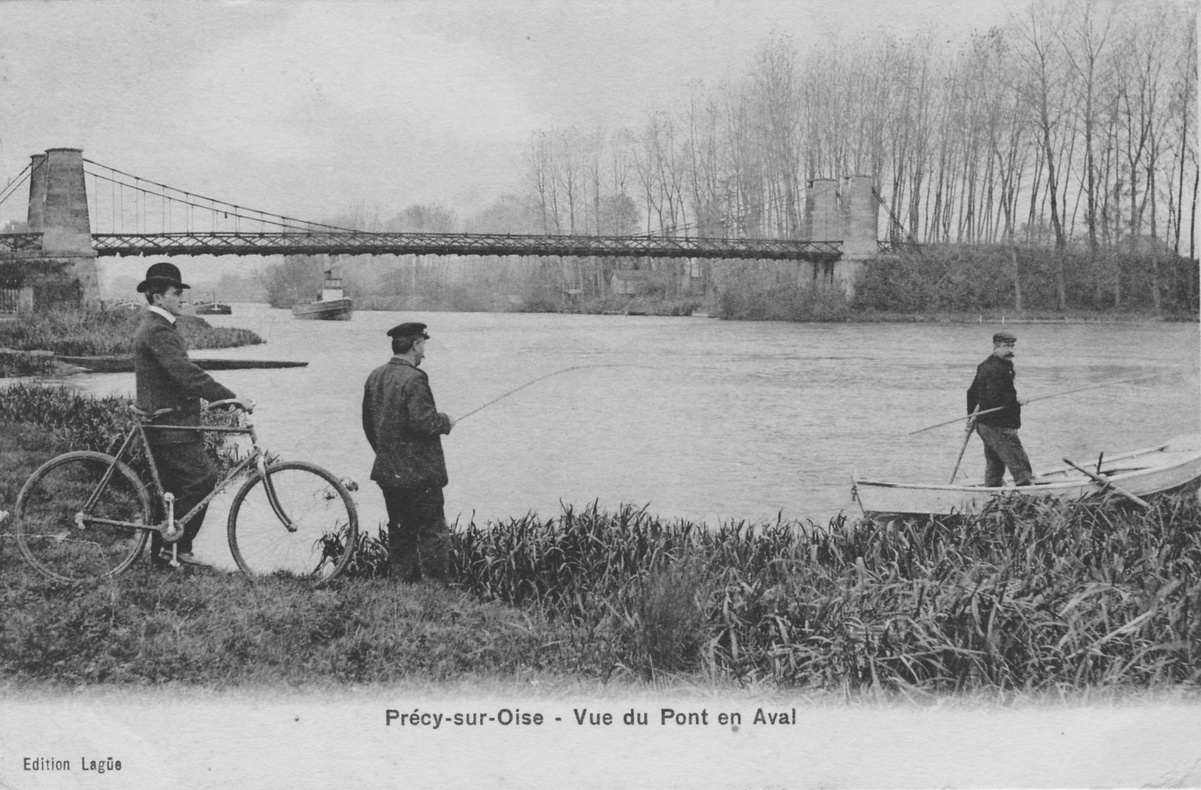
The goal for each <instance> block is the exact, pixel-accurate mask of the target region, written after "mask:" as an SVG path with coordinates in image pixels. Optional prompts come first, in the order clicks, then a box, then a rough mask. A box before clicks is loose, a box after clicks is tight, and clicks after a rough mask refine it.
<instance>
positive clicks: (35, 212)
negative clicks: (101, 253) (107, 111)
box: [5, 148, 100, 309]
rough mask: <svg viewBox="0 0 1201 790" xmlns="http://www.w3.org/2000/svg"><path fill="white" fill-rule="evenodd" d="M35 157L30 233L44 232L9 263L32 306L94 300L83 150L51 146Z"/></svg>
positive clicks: (95, 288) (95, 284)
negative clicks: (35, 243) (36, 244)
mask: <svg viewBox="0 0 1201 790" xmlns="http://www.w3.org/2000/svg"><path fill="white" fill-rule="evenodd" d="M31 159H32V162H31V163H30V164H31V166H30V176H29V213H28V215H27V223H28V225H29V232H30V233H41V234H42V247H41V249H40V250H21V251H16V252H15V253H14V255H13V258H12V259H11V263H8V264H7V265H6V266H5V268H7V269H9V274H10V275H13V274H15V275H16V278H17V279H19V280H20V281H21V283H22V286H23V288H22V290H23V291H24V292H26V293H27V294H29V297H28V298H26V299H24V300H23V301H26V302H30V303H31V304H30V306H31V307H33V308H34V309H41V308H43V307H48V306H50V305H52V304H56V303H66V304H74V305H79V304H81V303H84V302H92V301H96V300H97V299H98V298H99V295H100V289H99V282H98V279H97V273H96V251H95V250H94V249H93V248H92V228H91V220H90V217H89V215H88V196H87V190H86V187H85V183H84V176H83V151H82V150H80V149H78V148H50V149H47V150H46V152H45V153H42V154H34V155H33V156H32V157H31ZM14 270H15V271H14Z"/></svg>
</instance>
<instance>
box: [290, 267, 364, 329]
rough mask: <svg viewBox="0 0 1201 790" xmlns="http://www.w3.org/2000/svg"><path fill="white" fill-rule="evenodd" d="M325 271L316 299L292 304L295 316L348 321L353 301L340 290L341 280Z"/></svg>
mask: <svg viewBox="0 0 1201 790" xmlns="http://www.w3.org/2000/svg"><path fill="white" fill-rule="evenodd" d="M331 274H332V273H331V272H326V273H325V282H323V283H322V285H321V293H320V294H318V295H317V299H316V301H313V302H306V303H304V304H297V305H292V315H293V316H295V317H296V318H303V319H306V320H310V321H312V320H316V321H349V320H350V317H351V315H353V313H354V302H353V301H351V300H350V298H349V297H347V296H346V295H345V294H344V293H343V292H342V280H341V278H338V277H332V276H331Z"/></svg>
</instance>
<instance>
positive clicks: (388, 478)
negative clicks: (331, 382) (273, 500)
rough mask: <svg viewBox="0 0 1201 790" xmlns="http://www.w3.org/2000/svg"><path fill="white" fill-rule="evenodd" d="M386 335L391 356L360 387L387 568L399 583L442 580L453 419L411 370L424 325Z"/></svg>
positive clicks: (420, 350)
mask: <svg viewBox="0 0 1201 790" xmlns="http://www.w3.org/2000/svg"><path fill="white" fill-rule="evenodd" d="M388 336H389V337H391V338H392V354H393V356H392V359H390V360H389V361H388V363H387V364H385V365H382V366H380V367H378V368H376V369H375V370H373V371H371V374H370V375H369V376H368V377H367V383H366V385H365V386H364V388H363V432H364V433H365V434H366V435H367V442H368V443H369V444H370V445H371V449H372V450H374V451H375V464H374V465H373V466H372V467H371V479H372V480H374V481H375V482H376V483H378V484H379V487H380V489H381V490H382V491H383V494H384V505H385V506H386V507H387V509H388V565H389V569H388V571H389V575H390V576H391V577H392V578H394V579H399V580H401V581H403V582H416V581H420V580H421V579H422V578H423V577H424V578H426V579H429V580H431V581H434V582H437V583H440V584H446V582H447V576H448V571H449V568H448V565H449V552H450V529H449V528H448V527H447V526H446V515H445V513H444V512H443V507H444V499H443V496H442V488H443V487H444V486H445V485H446V483H447V474H446V458H445V456H443V454H442V438H441V437H442V434H444V433H445V434H449V433H450V429H451V428H453V427H454V424H455V422H454V420H452V419H451V418H450V417H448V416H447V415H446V414H444V413H442V412H440V411H438V410H437V408H436V407H435V406H434V395H433V393H432V392H431V391H430V385H429V379H428V377H427V376H426V374H425V371H423V370H419V369H418V365H420V364H421V360H422V359H424V358H425V341H426V340H429V335H428V334H426V332H425V324H420V323H405V324H400V325H399V326H395V327H393V328H392V329H389V330H388Z"/></svg>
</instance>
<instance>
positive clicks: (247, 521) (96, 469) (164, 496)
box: [14, 399, 358, 582]
mask: <svg viewBox="0 0 1201 790" xmlns="http://www.w3.org/2000/svg"><path fill="white" fill-rule="evenodd" d="M222 408H231V409H234V410H238V411H241V412H242V414H243V418H242V420H241V423H242V424H241V425H238V426H212V425H206V426H195V427H192V426H185V427H181V426H178V425H156V424H155V422H154V421H155V420H157V419H159V418H161V417H162V416H163V415H164V414H169V413H171V411H172V410H171V409H159V410H157V411H154V412H150V413H148V412H146V411H143V410H141V409H139V408H137V407H136V406H130V412H131V413H132V417H133V419H132V420H131V425H130V427H129V430H128V431H127V432H126V434H125V438H124V441H123V442H122V443H121V447H120V449H119V450H117V452H116V454H114V455H109V454H107V453H100V452H94V451H91V450H79V451H74V452H69V453H64V454H63V455H59V456H56V457H54V458H51V459H50V460H49V461H47V462H46V463H44V464H42V465H41V466H40V467H38V468H37V469H36V470H34V472H33V474H32V475H30V476H29V479H28V480H27V481H26V482H25V485H24V486H23V487H22V488H21V492H20V493H19V494H18V495H17V502H16V506H15V507H14V516H15V519H14V521H15V523H14V533H15V537H16V542H17V545H18V547H19V548H20V551H21V554H22V555H23V556H24V558H25V559H26V560H27V561H28V562H29V563H30V564H31V565H33V567H34V568H36V569H37V570H38V571H40V572H41V573H43V574H45V575H46V576H49V577H51V578H53V579H58V580H61V581H69V582H74V581H84V580H88V579H95V578H102V577H109V576H115V575H116V574H118V573H121V572H122V571H124V570H126V569H128V568H129V567H130V566H131V565H133V563H134V562H135V561H136V560H137V559H138V556H139V555H140V554H141V553H142V549H143V548H144V547H145V545H146V542H147V538H148V537H149V535H150V533H151V532H158V533H159V534H160V535H161V537H162V540H163V541H164V543H165V544H167V545H169V546H170V547H171V564H172V565H175V566H176V567H178V565H179V562H178V560H177V559H176V555H177V551H176V549H177V546H176V542H177V541H178V540H179V539H180V537H182V536H183V532H184V527H186V526H187V524H188V522H189V521H190V520H191V519H192V518H194V517H195V516H196V514H197V512H199V511H200V509H201V508H202V507H204V506H205V505H208V504H209V503H210V502H211V501H212V500H213V499H214V498H215V497H217V496H218V495H219V494H220V493H221V492H222V491H224V490H225V489H226V488H227V487H229V486H230V485H231V484H232V483H233V482H234V481H235V480H236V479H237V478H238V477H239V476H241V475H242V474H243V473H244V472H245V473H248V474H249V477H247V479H246V481H245V482H244V483H243V484H242V486H241V488H239V489H238V491H237V493H236V494H235V495H234V498H233V502H232V504H231V505H230V508H229V519H228V522H227V525H226V532H227V537H228V540H229V549H230V552H231V553H232V554H233V558H234V561H235V562H236V563H237V565H238V567H239V568H240V569H241V570H242V572H243V573H245V574H246V575H247V576H255V575H261V574H271V573H276V572H285V573H291V574H295V575H301V576H306V577H309V578H313V579H315V580H318V581H320V582H326V581H329V580H330V579H333V578H334V577H336V576H338V575H339V574H340V573H342V571H343V570H345V568H346V566H347V565H348V564H349V563H350V560H351V556H352V554H353V553H354V549H355V546H356V545H357V538H358V512H357V510H356V509H355V504H354V500H353V499H351V496H350V492H351V491H354V490H357V489H358V486H357V485H356V484H355V483H354V482H353V481H350V480H345V481H344V480H340V479H339V478H337V477H335V476H334V475H333V474H331V473H330V472H328V471H326V470H325V469H323V468H321V467H320V466H317V465H316V464H312V463H308V462H306V461H282V462H281V461H277V460H273V459H271V458H269V456H268V453H267V451H266V450H264V449H263V448H262V447H261V446H260V445H259V441H258V434H257V433H256V432H255V430H254V423H253V421H252V420H251V419H250V414H251V412H252V411H253V404H252V403H250V402H248V401H246V402H244V401H239V400H235V399H230V400H222V401H214V402H213V403H210V404H209V405H208V409H209V410H215V409H222ZM152 430H172V431H180V430H186V431H193V432H197V433H201V434H203V433H227V434H241V435H247V436H249V437H250V443H251V450H250V453H249V454H248V455H247V456H246V457H245V458H242V459H241V460H238V461H237V462H236V463H235V464H234V466H233V467H232V468H230V470H229V471H228V472H227V473H226V474H225V476H224V477H222V478H221V480H220V481H218V483H217V485H216V488H214V489H213V491H212V493H210V494H209V495H208V496H207V497H205V498H204V499H203V500H202V501H201V502H200V503H199V504H197V505H196V506H195V507H193V508H192V509H191V510H190V511H189V512H187V513H185V514H183V516H182V517H178V518H177V517H176V514H175V508H174V502H175V497H174V495H172V494H171V493H170V492H168V491H164V490H163V485H162V480H161V478H160V477H159V472H158V467H157V465H156V464H155V462H154V458H153V456H152V455H151V454H150V452H149V445H148V444H147V439H146V433H147V431H152ZM139 448H140V449H141V451H142V454H143V455H144V457H145V461H146V467H147V469H148V477H149V481H148V484H147V483H146V482H143V480H142V479H141V478H140V477H139V476H138V474H137V473H136V472H135V471H134V470H133V468H132V467H131V465H130V462H131V461H132V460H133V459H134V458H135V457H136V453H137V450H138V449H139ZM148 486H149V487H148ZM149 489H152V490H153V492H154V494H155V497H153V498H152V496H151V490H149ZM154 506H157V509H156V508H155V507H154ZM155 513H157V514H158V515H159V516H160V517H159V518H156V517H155ZM268 521H277V522H278V524H279V525H280V526H282V529H281V528H279V527H278V526H277V527H275V528H273V529H271V530H263V531H258V532H251V531H250V529H249V527H250V525H255V528H256V529H257V528H258V527H259V526H260V525H262V524H264V523H267V522H268ZM240 526H241V527H242V529H241V532H239V527H240Z"/></svg>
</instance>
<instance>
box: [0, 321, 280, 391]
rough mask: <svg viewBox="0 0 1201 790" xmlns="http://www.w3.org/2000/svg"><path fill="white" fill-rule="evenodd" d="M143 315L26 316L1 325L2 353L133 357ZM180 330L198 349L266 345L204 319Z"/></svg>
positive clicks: (245, 332) (181, 325) (249, 334)
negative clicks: (37, 352) (11, 350)
mask: <svg viewBox="0 0 1201 790" xmlns="http://www.w3.org/2000/svg"><path fill="white" fill-rule="evenodd" d="M143 314H144V311H143V310H141V309H131V308H100V307H95V308H90V309H83V310H71V309H66V308H58V309H53V310H48V311H46V312H40V313H22V314H20V315H19V316H18V317H17V318H16V319H15V320H12V321H4V322H0V348H10V349H15V350H18V351H52V352H54V353H56V354H61V355H64V356H99V357H107V356H127V355H129V354H131V353H133V338H134V334H135V333H136V332H137V328H138V324H139V322H140V321H141V320H142V316H143ZM178 326H179V329H180V332H181V333H182V334H183V336H184V340H185V342H186V343H187V345H188V347H189V348H193V349H199V348H230V347H234V346H246V345H255V344H258V343H262V342H263V339H262V338H261V337H259V336H258V335H256V334H255V333H253V332H251V331H249V330H246V329H233V328H227V327H214V326H212V325H210V324H209V323H208V322H207V321H205V320H204V319H203V318H200V317H198V316H180V317H179V322H178ZM18 375H23V374H18Z"/></svg>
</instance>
